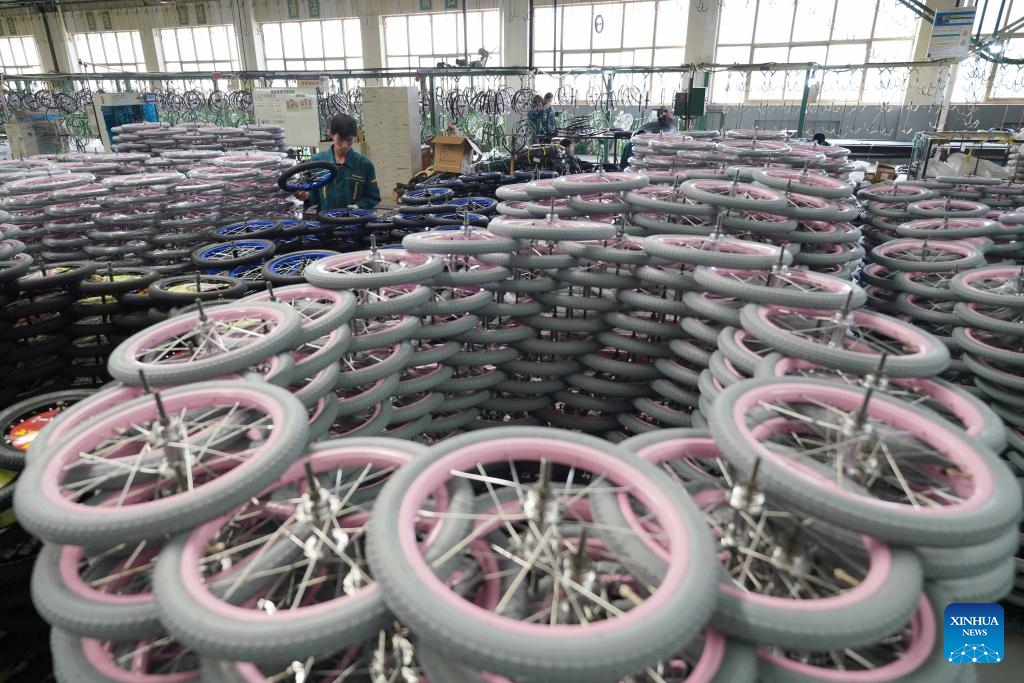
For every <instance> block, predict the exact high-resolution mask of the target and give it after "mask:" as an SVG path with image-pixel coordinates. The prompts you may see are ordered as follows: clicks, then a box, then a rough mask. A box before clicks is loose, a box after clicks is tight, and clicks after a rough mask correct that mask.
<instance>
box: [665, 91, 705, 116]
mask: <svg viewBox="0 0 1024 683" xmlns="http://www.w3.org/2000/svg"><path fill="white" fill-rule="evenodd" d="M706 103H707V88H690V91H689V92H686V91H683V92H677V93H676V99H675V107H674V108H673V111H672V113H673V114H675V115H676V116H704V114H705V105H706Z"/></svg>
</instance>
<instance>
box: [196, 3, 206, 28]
mask: <svg viewBox="0 0 1024 683" xmlns="http://www.w3.org/2000/svg"><path fill="white" fill-rule="evenodd" d="M196 23H197V24H205V23H206V5H204V4H203V3H199V4H198V5H196Z"/></svg>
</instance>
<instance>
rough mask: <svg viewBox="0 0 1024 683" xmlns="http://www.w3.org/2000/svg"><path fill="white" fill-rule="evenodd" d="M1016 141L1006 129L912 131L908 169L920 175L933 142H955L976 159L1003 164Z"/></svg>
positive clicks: (925, 169) (933, 145) (922, 175)
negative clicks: (912, 144) (986, 159)
mask: <svg viewBox="0 0 1024 683" xmlns="http://www.w3.org/2000/svg"><path fill="white" fill-rule="evenodd" d="M1017 144H1019V141H1017V140H1014V136H1013V134H1011V133H1007V132H984V131H981V132H971V131H944V132H938V133H916V134H915V135H914V150H913V155H912V156H911V159H910V173H909V174H908V175H910V176H912V177H914V178H924V177H925V173H926V172H927V171H928V162H929V161H931V157H932V151H933V150H934V148H935V145H959V147H960V150H959V151H961V152H968V153H970V154H972V155H973V156H975V157H977V158H978V159H979V160H981V159H982V158H989V159H1000V158H1001V160H1002V163H1003V164H1005V163H1006V162H1007V160H1008V158H1009V155H1010V150H1011V149H1012V148H1013V147H1014V146H1015V145H1017Z"/></svg>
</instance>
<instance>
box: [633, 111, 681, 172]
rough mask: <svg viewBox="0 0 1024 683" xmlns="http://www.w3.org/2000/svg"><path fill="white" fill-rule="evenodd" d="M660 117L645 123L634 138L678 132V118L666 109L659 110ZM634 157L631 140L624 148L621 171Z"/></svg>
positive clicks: (637, 130) (635, 133)
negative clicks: (631, 157)
mask: <svg viewBox="0 0 1024 683" xmlns="http://www.w3.org/2000/svg"><path fill="white" fill-rule="evenodd" d="M657 113H658V117H657V118H656V119H654V120H653V121H651V122H649V123H645V124H644V125H642V126H640V127H639V128H637V129H636V131H635V132H634V133H633V135H634V136H636V135H641V134H644V133H646V134H658V133H671V132H672V131H674V130H676V117H675V116H673V115H672V112H670V111H669V110H668V109H667V108H665V107H659V108H658V112H657ZM632 155H633V141H632V140H630V141H629V142H627V143H626V146H625V147H623V148H622V157H621V158H620V159H619V169H620V170H625V169H626V167H627V166H629V157H630V156H632Z"/></svg>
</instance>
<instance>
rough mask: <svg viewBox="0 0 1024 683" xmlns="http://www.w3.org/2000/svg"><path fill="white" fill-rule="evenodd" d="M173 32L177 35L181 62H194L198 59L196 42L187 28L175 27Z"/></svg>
mask: <svg viewBox="0 0 1024 683" xmlns="http://www.w3.org/2000/svg"><path fill="white" fill-rule="evenodd" d="M175 34H177V36H178V49H179V50H181V61H183V62H194V61H196V60H197V59H199V56H198V55H197V54H196V44H195V42H193V40H192V35H191V33H190V32H189V31H188V29H176V30H175Z"/></svg>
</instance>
